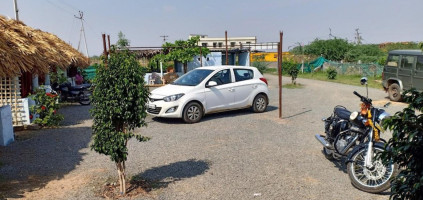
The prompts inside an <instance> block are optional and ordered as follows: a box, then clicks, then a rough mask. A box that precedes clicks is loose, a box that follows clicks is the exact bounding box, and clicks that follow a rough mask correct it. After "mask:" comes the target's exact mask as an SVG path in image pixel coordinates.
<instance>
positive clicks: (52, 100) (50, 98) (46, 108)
mask: <svg viewBox="0 0 423 200" xmlns="http://www.w3.org/2000/svg"><path fill="white" fill-rule="evenodd" d="M32 98H33V99H34V101H35V106H31V108H30V110H31V113H32V114H31V116H30V118H32V117H33V116H34V115H36V116H37V117H38V118H37V119H35V120H34V123H35V124H38V125H40V126H58V125H59V124H60V122H61V121H62V120H63V119H64V117H63V115H61V114H59V113H57V111H58V110H59V107H60V106H59V104H58V100H59V96H58V95H57V94H51V93H46V92H45V89H44V87H43V86H41V87H40V89H38V90H36V93H35V95H33V96H32Z"/></svg>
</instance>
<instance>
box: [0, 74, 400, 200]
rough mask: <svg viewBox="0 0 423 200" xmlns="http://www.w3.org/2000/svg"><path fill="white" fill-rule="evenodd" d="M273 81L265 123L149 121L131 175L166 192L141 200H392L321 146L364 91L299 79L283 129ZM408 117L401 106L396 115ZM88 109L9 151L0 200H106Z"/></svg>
mask: <svg viewBox="0 0 423 200" xmlns="http://www.w3.org/2000/svg"><path fill="white" fill-rule="evenodd" d="M266 77H267V78H268V80H269V89H270V92H271V94H270V104H269V108H268V111H267V112H265V113H261V114H254V113H252V112H250V111H249V110H239V111H232V112H225V113H218V114H212V115H207V116H205V117H204V118H203V120H202V121H201V122H199V123H197V124H184V123H183V122H182V121H181V120H177V119H159V118H151V117H148V119H147V121H148V122H149V123H148V127H146V128H141V129H137V130H136V131H137V132H139V133H141V134H142V135H146V136H150V137H152V140H150V141H149V142H145V143H138V142H137V141H135V140H131V141H130V142H129V144H128V146H129V157H128V161H127V175H128V177H131V176H140V177H142V178H144V179H149V180H155V181H158V182H159V184H158V186H157V188H156V189H155V190H154V192H152V193H151V195H149V196H140V197H138V198H137V199H253V198H256V199H344V198H348V199H388V198H389V194H382V195H374V194H368V193H365V192H361V191H359V190H357V189H355V188H354V187H353V186H352V185H351V183H350V180H349V179H348V174H347V173H346V171H345V166H344V165H343V164H341V163H338V162H330V161H328V160H326V159H325V158H324V156H323V155H322V152H321V149H322V146H321V145H320V143H318V142H317V141H316V140H315V138H314V134H316V133H322V132H323V123H322V122H321V118H323V117H327V116H329V115H330V114H331V112H332V109H333V107H334V106H336V105H338V104H341V105H344V106H345V107H347V108H348V109H350V110H358V109H359V103H360V102H359V99H358V98H357V97H356V96H355V95H353V93H352V92H353V91H354V90H355V91H357V92H359V93H361V94H365V91H366V90H365V88H364V87H356V86H349V85H342V84H336V83H329V82H322V81H314V80H306V79H298V81H297V82H298V83H301V84H304V85H305V87H304V88H302V89H283V119H278V109H277V105H278V90H277V77H276V76H272V75H266ZM288 81H289V80H288V78H287V77H284V83H287V82H288ZM369 95H370V98H372V99H373V100H374V104H375V105H376V106H382V105H383V104H384V103H386V102H388V100H387V99H386V97H387V94H386V93H385V92H384V91H382V90H377V89H369ZM404 107H405V104H402V103H392V105H391V106H390V107H389V108H388V109H387V111H388V112H390V113H391V114H394V113H395V112H396V111H399V110H401V109H402V108H404ZM88 109H89V107H86V106H79V105H71V106H66V107H64V108H63V109H61V112H62V113H64V114H65V122H64V124H65V126H63V127H61V128H59V129H43V130H37V131H28V132H29V134H30V135H31V137H29V138H24V139H21V140H19V141H17V142H15V143H13V144H12V145H10V146H7V147H0V198H1V197H2V196H3V197H5V198H27V199H101V198H100V197H98V196H96V194H95V192H96V191H98V190H99V188H100V187H101V186H102V185H103V184H104V183H105V182H106V181H108V182H110V181H111V180H114V179H115V177H117V176H116V175H117V173H116V171H115V168H114V164H113V163H112V162H111V161H110V160H109V158H108V157H106V156H103V155H99V154H97V153H95V152H93V151H91V150H90V148H89V143H90V137H91V129H90V126H91V123H92V121H91V120H90V119H89V112H88ZM383 137H385V138H387V137H389V134H385V135H383Z"/></svg>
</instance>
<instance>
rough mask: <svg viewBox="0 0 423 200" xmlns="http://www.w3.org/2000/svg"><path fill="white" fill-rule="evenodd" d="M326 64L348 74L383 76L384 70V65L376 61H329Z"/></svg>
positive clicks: (339, 72)
mask: <svg viewBox="0 0 423 200" xmlns="http://www.w3.org/2000/svg"><path fill="white" fill-rule="evenodd" d="M326 66H327V67H334V68H335V69H336V71H337V72H338V74H347V75H362V76H381V75H382V71H383V66H382V65H379V64H376V63H370V64H357V63H339V62H333V61H329V62H327V64H325V68H326Z"/></svg>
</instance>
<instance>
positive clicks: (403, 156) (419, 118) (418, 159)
mask: <svg viewBox="0 0 423 200" xmlns="http://www.w3.org/2000/svg"><path fill="white" fill-rule="evenodd" d="M404 94H406V95H403V99H404V101H405V102H407V103H409V105H408V107H407V108H405V109H404V110H403V111H401V112H397V113H395V115H394V116H392V117H391V118H389V119H387V120H386V121H384V123H383V126H384V128H385V129H390V130H392V132H393V134H392V138H391V139H389V141H388V143H387V144H386V145H385V151H384V152H382V154H381V158H382V159H383V161H384V162H385V163H388V162H390V161H393V162H395V163H397V164H398V165H399V167H400V168H402V170H401V171H400V172H399V174H398V175H397V176H396V177H394V178H393V180H392V182H391V198H393V199H412V200H414V199H415V200H420V199H422V197H423V159H422V158H423V114H416V110H417V111H419V112H420V113H421V112H423V93H422V92H418V91H416V90H414V89H411V90H408V91H405V92H404Z"/></svg>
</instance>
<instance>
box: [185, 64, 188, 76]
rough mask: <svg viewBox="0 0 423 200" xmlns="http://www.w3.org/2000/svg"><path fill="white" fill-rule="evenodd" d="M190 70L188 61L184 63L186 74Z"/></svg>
mask: <svg viewBox="0 0 423 200" xmlns="http://www.w3.org/2000/svg"><path fill="white" fill-rule="evenodd" d="M187 72H188V63H184V74H186V73H187Z"/></svg>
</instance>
